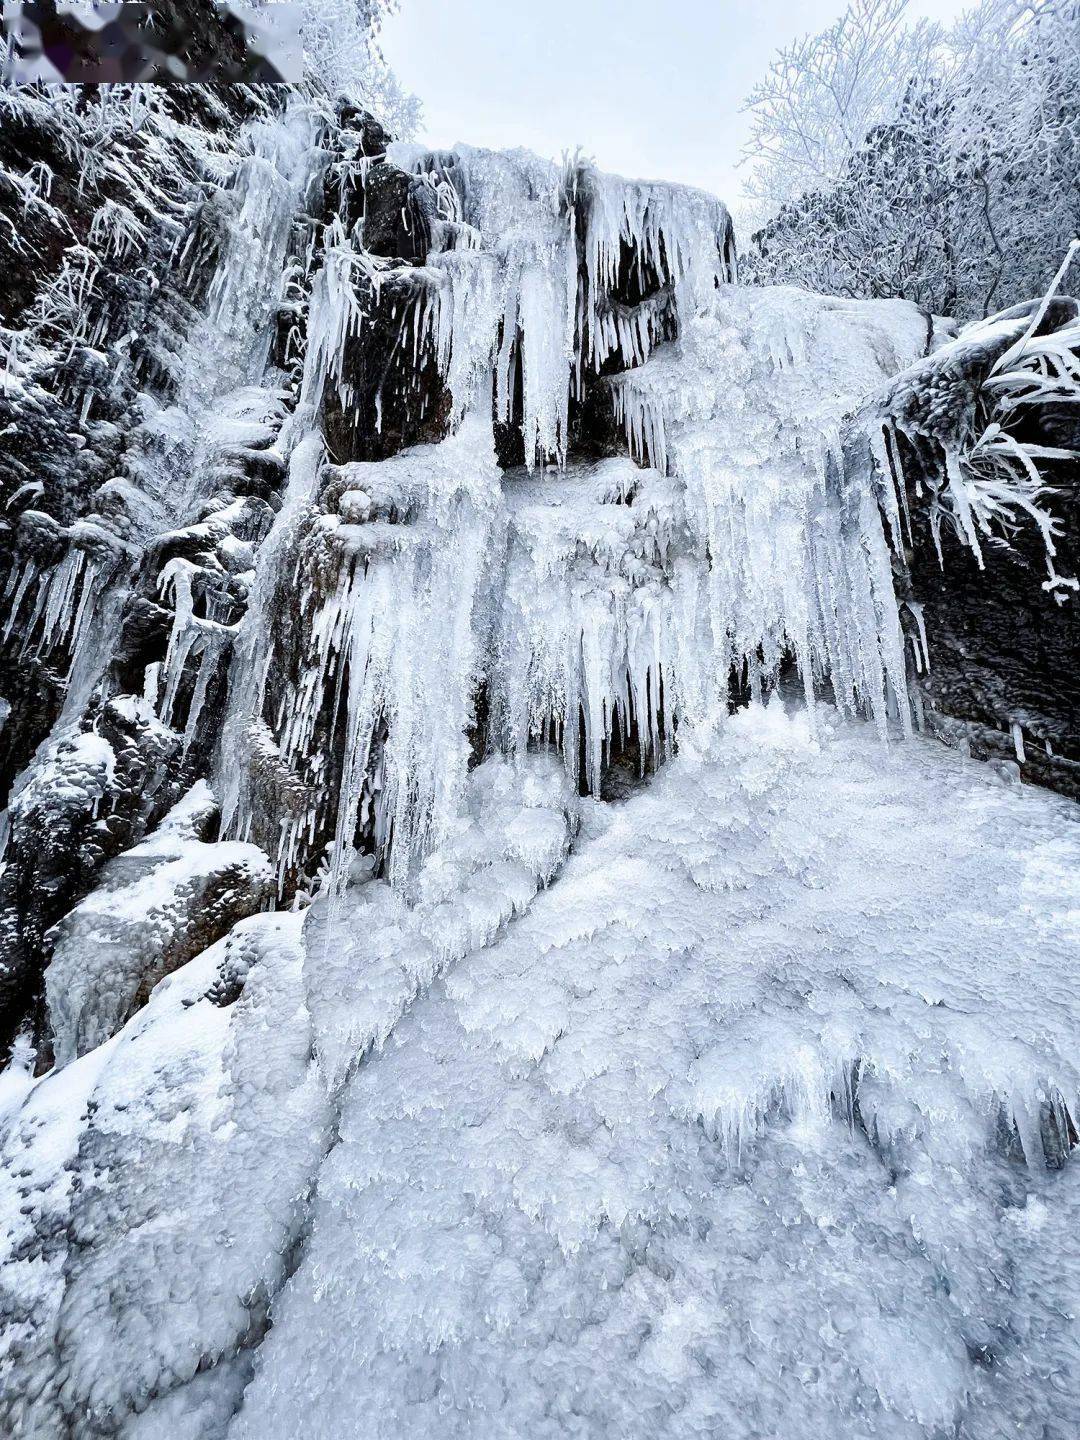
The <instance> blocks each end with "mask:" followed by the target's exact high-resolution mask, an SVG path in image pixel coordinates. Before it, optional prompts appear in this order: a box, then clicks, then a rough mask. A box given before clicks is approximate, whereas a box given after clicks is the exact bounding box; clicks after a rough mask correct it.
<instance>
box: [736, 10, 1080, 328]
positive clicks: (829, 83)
mask: <svg viewBox="0 0 1080 1440" xmlns="http://www.w3.org/2000/svg"><path fill="white" fill-rule="evenodd" d="M905 10H906V0H858V3H857V4H856V5H855V6H853V7H852V9H851V10H850V11H849V12H848V15H847V16H845V18H844V20H843V21H841V22H839V23H838V25H837V26H834V27H833V28H832V29H831V30H829V31H826V32H824V33H823V34H821V35H819V36H816V37H813V38H812V39H808V40H805V41H802V42H800V43H799V45H798V46H796V47H792V49H791V50H789V51H787V52H784V54H783V55H782V56H781V57H780V58H779V59H778V61H777V62H776V63H775V64H774V66H773V67H772V69H771V71H770V74H769V77H767V80H766V82H764V83H763V85H762V86H759V87H758V89H757V90H756V91H755V92H754V93H753V95H752V96H751V99H750V102H749V103H750V106H751V108H752V109H753V110H754V112H755V130H754V135H753V138H752V141H751V145H750V150H749V155H750V159H751V161H752V165H753V169H752V172H751V179H750V182H749V185H748V187H747V188H748V191H749V192H750V193H751V194H752V195H754V196H756V197H758V198H759V200H760V201H761V202H763V203H764V205H765V206H766V207H767V209H766V215H767V220H766V223H765V224H764V225H763V226H762V227H761V229H760V230H759V232H758V235H757V236H756V237H755V245H754V247H753V249H752V251H751V254H750V256H749V259H748V266H747V269H748V271H749V274H750V276H751V277H753V278H757V279H761V280H765V281H775V280H786V281H793V282H795V283H799V284H803V285H806V286H808V287H810V288H812V289H816V290H822V291H825V292H832V293H839V294H843V295H853V296H902V297H904V298H907V299H911V300H915V301H916V302H917V303H919V304H921V305H924V306H926V307H927V308H928V309H931V310H935V311H938V312H943V313H950V314H952V313H955V314H957V315H960V316H962V317H964V318H970V317H973V316H979V315H984V314H988V313H990V312H992V311H993V310H995V309H998V308H1000V307H1001V306H1003V305H1008V304H1010V303H1012V302H1014V301H1017V300H1021V299H1026V298H1028V297H1030V296H1031V295H1033V294H1038V293H1040V292H1041V291H1043V290H1045V288H1046V286H1047V284H1048V283H1049V280H1050V279H1051V277H1052V276H1053V274H1054V272H1055V271H1056V269H1057V266H1058V264H1059V262H1060V259H1061V256H1062V254H1063V253H1064V251H1065V249H1066V248H1067V246H1068V244H1069V241H1070V240H1071V239H1072V237H1073V236H1074V235H1076V234H1077V233H1080V0H1038V3H1034V4H1025V3H1021V0H983V3H982V4H981V5H980V6H978V7H977V9H975V10H974V11H972V12H971V13H970V14H968V15H967V16H965V17H964V19H963V20H962V21H961V22H960V23H959V24H958V25H957V26H956V27H955V28H954V29H953V30H952V31H951V32H950V33H949V34H948V36H943V35H942V33H941V32H940V31H939V30H937V31H934V32H933V33H931V29H932V27H931V28H928V27H926V26H925V25H923V24H920V25H916V26H914V27H910V26H907V27H905V26H904V23H903V21H904V14H905ZM871 13H877V14H878V15H879V17H880V18H881V19H882V21H883V25H882V29H881V33H880V35H879V36H877V37H876V38H871V36H870V35H869V33H868V32H867V31H866V29H865V26H866V24H867V17H868V16H869V15H870V14H871ZM890 27H891V28H890ZM886 71H888V78H886V75H885V72H886ZM867 120H869V122H870V123H869V124H867V125H866V128H865V129H864V130H863V131H862V132H861V134H859V133H858V126H859V125H860V124H863V123H865V122H866V121H867ZM769 210H771V211H772V214H771V216H769V215H768V211H769Z"/></svg>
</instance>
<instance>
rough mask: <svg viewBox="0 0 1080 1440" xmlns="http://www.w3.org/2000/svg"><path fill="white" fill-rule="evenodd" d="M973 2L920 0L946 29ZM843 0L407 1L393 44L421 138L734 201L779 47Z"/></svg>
mask: <svg viewBox="0 0 1080 1440" xmlns="http://www.w3.org/2000/svg"><path fill="white" fill-rule="evenodd" d="M970 3H971V0H914V3H913V5H912V13H913V14H914V15H927V16H931V17H933V18H935V19H940V20H943V21H949V20H952V19H953V18H954V17H955V16H956V15H958V14H959V13H960V12H961V11H962V10H964V9H966V8H968V6H969V5H970ZM844 8H845V6H844V0H756V3H755V0H749V3H741V4H740V3H735V0H666V3H665V0H401V10H400V13H399V14H398V15H396V16H393V17H391V18H390V19H389V20H388V21H387V22H386V27H385V31H384V35H383V49H384V51H385V53H386V57H387V59H388V60H389V61H390V63H391V65H392V66H393V67H394V69H395V70H396V72H397V75H398V78H399V79H400V81H401V82H402V84H403V85H404V86H405V87H406V89H408V90H412V91H414V92H415V94H417V95H418V96H419V97H420V99H421V101H422V102H423V105H424V127H423V130H422V132H421V134H420V136H419V138H420V139H421V140H422V141H423V142H424V143H426V144H430V145H432V146H440V147H441V146H450V145H453V144H455V143H456V142H457V141H459V140H464V141H467V142H468V143H470V144H472V145H484V146H490V147H492V148H495V149H508V148H511V147H514V146H518V145H523V146H526V147H527V148H528V149H530V150H535V151H537V152H538V153H540V154H542V155H549V156H554V157H558V156H560V155H561V154H562V153H563V151H565V150H573V149H574V148H575V146H578V145H580V146H581V148H582V149H583V150H584V151H585V152H586V153H587V154H589V155H592V156H594V157H595V159H596V160H597V162H598V163H599V164H600V166H601V167H602V168H603V169H605V170H612V171H615V172H617V173H620V174H623V175H631V176H637V177H643V178H650V179H652V178H658V177H659V178H662V179H666V180H681V181H684V182H686V183H688V184H691V185H700V186H702V187H703V188H704V189H706V190H711V191H713V192H714V193H715V194H718V195H720V196H721V197H722V198H723V199H725V200H727V201H728V203H729V204H732V203H734V202H736V201H737V199H738V192H739V188H740V176H739V174H738V172H737V171H736V168H735V167H736V165H737V163H738V160H739V154H740V148H741V146H742V144H743V141H744V140H745V138H746V130H747V125H746V117H745V116H744V115H742V114H741V113H740V106H741V104H742V101H743V99H744V97H745V96H746V94H747V92H748V91H749V90H750V88H751V87H752V85H753V84H754V82H755V80H756V79H757V78H758V76H759V75H761V74H762V72H763V71H764V69H765V67H766V66H767V64H768V62H769V59H770V57H771V56H772V54H773V52H774V51H775V50H776V49H777V47H778V46H780V45H782V44H785V43H786V42H787V41H789V40H791V39H793V38H795V37H796V36H798V35H801V34H804V33H806V32H807V31H817V30H821V29H823V28H824V27H825V26H826V25H828V24H831V23H832V22H833V21H834V20H836V19H837V17H838V16H839V15H840V14H841V13H842V12H843V10H844Z"/></svg>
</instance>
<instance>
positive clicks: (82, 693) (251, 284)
mask: <svg viewBox="0 0 1080 1440" xmlns="http://www.w3.org/2000/svg"><path fill="white" fill-rule="evenodd" d="M313 138H314V126H313V121H312V117H311V115H310V114H309V112H308V109H307V107H306V106H304V105H303V104H301V103H295V104H293V105H291V106H290V108H289V111H288V113H287V114H286V116H285V117H283V119H282V120H281V121H280V122H269V121H254V122H251V123H250V124H249V126H248V127H247V133H246V136H245V137H244V139H245V144H246V148H248V150H249V152H250V153H249V154H248V155H247V157H246V158H244V159H242V160H241V161H240V164H239V166H238V169H237V172H236V175H235V179H234V182H233V185H232V188H231V190H229V191H228V192H226V193H227V196H228V203H229V206H230V211H231V213H230V215H229V219H228V223H227V227H226V233H225V240H224V246H223V251H222V255H221V257H220V261H219V264H218V266H217V269H216V271H215V275H214V279H213V281H212V284H211V288H210V294H209V297H208V302H207V305H206V308H205V309H204V311H203V313H202V314H201V316H200V317H199V318H198V320H197V322H196V323H195V324H194V326H193V327H192V329H191V331H190V333H189V334H188V335H187V336H186V337H185V338H184V340H183V343H182V345H181V347H180V349H179V351H178V353H177V354H176V355H175V356H170V357H169V367H170V369H171V371H172V373H173V374H174V375H175V377H176V379H177V382H178V386H177V392H176V395H175V398H174V400H173V401H172V403H171V404H170V405H168V406H167V407H165V408H162V407H161V406H159V405H158V404H157V403H156V402H155V401H154V400H153V399H152V398H151V397H150V396H148V395H143V396H141V397H140V398H141V404H142V407H143V413H144V418H143V420H142V422H141V424H140V425H139V426H138V427H137V429H136V430H135V432H134V433H133V435H132V437H131V443H130V445H129V447H128V449H127V451H126V453H125V457H124V466H125V475H124V476H122V477H119V478H117V479H115V480H113V481H110V482H109V483H108V485H107V486H105V487H103V489H102V491H101V492H100V494H99V499H100V500H106V497H107V504H104V505H103V507H102V513H101V514H91V515H90V516H88V517H86V518H84V519H82V520H80V521H77V522H76V523H75V524H74V525H73V526H72V527H71V533H70V536H69V543H70V545H71V547H72V548H71V549H70V550H69V552H68V554H67V555H66V557H65V558H64V560H63V561H62V562H61V564H60V565H59V566H58V567H57V568H55V569H54V570H52V571H47V572H45V573H43V574H40V575H37V574H36V573H31V572H28V573H27V574H26V575H25V576H23V577H22V579H21V580H16V577H15V575H14V574H13V575H12V577H11V578H10V579H9V582H8V589H9V592H11V593H9V596H8V602H9V604H10V606H11V608H10V612H9V623H13V622H14V621H15V619H16V618H17V617H18V616H19V609H20V605H21V604H22V603H23V595H24V594H25V593H26V591H27V586H28V585H33V584H35V583H36V596H35V598H34V599H33V601H32V602H29V603H32V611H31V613H30V614H29V616H28V617H25V616H24V618H23V620H22V621H21V622H20V623H21V628H22V631H23V634H24V635H25V637H26V641H25V643H26V645H27V646H33V647H34V649H35V650H36V651H37V652H38V653H40V652H41V651H42V650H49V649H53V648H55V647H57V646H65V645H66V646H67V648H68V650H69V652H70V654H71V664H70V675H69V678H68V684H67V692H66V698H65V709H64V718H65V720H69V721H70V722H72V723H75V722H77V721H78V720H79V719H80V717H81V716H82V714H83V712H84V711H85V708H86V705H87V702H88V700H89V698H90V695H91V693H92V692H93V690H94V688H95V686H96V685H97V684H98V683H99V681H100V679H101V673H102V669H103V667H104V665H105V664H106V663H107V660H108V658H109V651H108V646H109V644H110V643H111V640H112V637H113V636H114V634H115V631H116V629H117V626H118V624H119V619H120V614H121V610H122V606H123V603H124V600H125V598H126V596H127V594H128V592H129V590H130V588H131V586H132V585H133V584H134V583H135V582H136V580H137V577H138V575H139V573H140V569H141V567H142V566H144V565H145V563H146V559H147V554H148V552H150V554H151V558H152V547H153V546H154V545H155V544H158V545H160V544H161V543H162V540H163V539H167V538H168V537H169V535H170V532H172V531H174V530H175V528H176V527H178V526H184V525H188V524H190V523H191V521H192V519H193V517H196V518H199V519H202V518H204V517H203V516H202V515H201V514H200V513H199V510H200V506H201V504H202V503H203V502H204V501H205V500H206V499H207V496H206V495H205V494H204V493H203V490H204V486H205V484H206V481H207V475H208V472H212V468H213V464H214V461H215V459H216V457H217V455H218V454H219V452H220V450H221V448H222V447H223V445H225V444H226V443H228V442H230V441H232V442H234V443H235V440H236V438H237V435H238V432H239V435H241V436H244V435H245V433H250V428H251V416H250V415H249V414H246V413H245V411H250V409H251V407H252V396H251V393H250V388H249V387H252V386H255V385H258V384H260V383H261V382H263V381H264V378H265V372H266V368H267V354H268V350H269V345H270V339H271V334H272V329H273V321H274V318H275V313H276V307H277V304H278V301H279V299H280V298H281V296H280V291H281V286H282V274H283V268H284V261H285V253H286V247H287V244H288V241H289V236H290V232H291V228H292V224H293V220H294V216H295V213H296V210H297V208H298V206H299V204H300V201H301V198H302V196H303V194H304V191H305V189H306V187H307V185H308V183H309V181H310V178H311V175H312V173H313V171H312V166H313V158H314V152H313ZM262 398H263V404H264V405H265V403H266V399H265V396H263V397H262ZM255 404H256V405H257V404H258V400H257V399H256V401H255ZM45 518H46V519H47V518H48V517H45ZM53 523H55V522H53ZM181 594H182V595H183V596H184V597H186V598H187V599H188V600H190V588H189V587H188V586H185V588H184V590H183V591H182V592H181ZM180 598H181V596H180V595H178V596H177V599H178V600H179V599H180ZM218 630H220V627H215V624H214V622H213V620H212V619H205V620H200V619H197V618H196V617H195V616H194V614H193V607H192V606H191V604H184V603H178V604H177V607H176V618H175V622H174V630H173V635H172V638H171V641H170V647H169V660H170V664H169V665H167V666H166V672H165V674H164V676H163V677H162V681H163V685H164V687H165V688H164V691H163V696H162V698H163V700H164V702H165V708H166V710H169V709H170V708H171V698H172V696H173V694H174V693H175V686H176V684H177V683H178V681H179V672H180V671H181V670H182V669H183V667H184V665H185V664H186V663H187V661H188V660H189V658H190V657H191V656H192V655H193V654H196V655H208V656H209V658H210V662H211V664H212V663H213V661H214V660H215V659H216V658H217V657H218V656H219V655H220V653H221V649H222V639H221V637H220V635H219V634H217V633H215V632H216V631H218ZM193 718H194V722H197V719H198V714H197V713H196V715H195V716H194V717H193Z"/></svg>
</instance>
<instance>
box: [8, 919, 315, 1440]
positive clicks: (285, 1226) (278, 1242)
mask: <svg viewBox="0 0 1080 1440" xmlns="http://www.w3.org/2000/svg"><path fill="white" fill-rule="evenodd" d="M301 921H302V917H301V916H298V915H261V916H256V917H253V918H251V919H249V920H245V921H243V922H241V923H240V925H238V926H237V927H236V929H235V930H234V932H233V933H232V934H231V935H230V936H229V938H228V939H226V940H224V941H222V942H220V943H219V944H217V945H215V946H213V947H212V948H211V949H209V950H207V951H205V952H204V953H203V954H202V955H201V956H200V957H199V958H198V959H197V960H194V961H192V962H190V963H189V964H188V965H186V966H185V967H184V968H183V969H182V970H180V971H178V972H177V973H176V974H175V975H173V976H171V977H170V978H169V979H168V980H166V981H164V982H162V984H160V985H159V986H158V988H157V989H156V990H155V992H154V995H153V997H152V998H151V1000H150V1003H149V1004H148V1005H147V1006H146V1008H145V1009H144V1010H142V1011H141V1012H140V1013H139V1015H138V1016H136V1017H135V1019H133V1020H132V1021H131V1022H130V1023H129V1025H128V1026H127V1027H126V1028H125V1029H124V1030H123V1031H122V1032H121V1033H120V1034H119V1035H118V1036H117V1037H116V1038H115V1039H114V1040H112V1041H109V1042H107V1043H106V1044H105V1045H102V1046H100V1047H99V1048H98V1049H97V1050H95V1051H93V1052H92V1053H91V1054H89V1055H87V1056H85V1057H84V1058H82V1059H80V1060H76V1061H74V1062H73V1063H72V1064H71V1065H69V1066H68V1067H67V1068H66V1069H64V1070H62V1071H59V1072H54V1073H53V1074H52V1075H50V1076H47V1077H46V1078H45V1079H43V1080H42V1081H40V1082H39V1083H38V1084H37V1086H36V1087H35V1088H34V1089H33V1090H32V1091H31V1093H30V1095H29V1097H28V1098H27V1099H26V1101H25V1102H24V1104H23V1106H22V1108H21V1110H19V1111H18V1112H17V1113H16V1114H15V1116H14V1117H13V1118H12V1119H11V1121H10V1122H9V1124H8V1128H7V1133H6V1137H5V1140H4V1147H5V1164H4V1178H3V1182H2V1197H3V1198H2V1200H0V1214H2V1216H3V1236H2V1241H0V1244H2V1247H3V1251H4V1258H5V1260H6V1263H5V1264H3V1265H2V1266H0V1276H2V1279H0V1314H2V1316H3V1321H4V1323H3V1326H2V1334H3V1346H4V1350H3V1359H2V1363H3V1365H4V1371H5V1374H4V1384H3V1386H2V1387H0V1395H2V1397H3V1398H2V1399H0V1415H3V1417H4V1420H5V1426H6V1433H9V1434H11V1433H14V1434H16V1435H20V1436H34V1437H37V1440H45V1437H51V1436H61V1435H67V1434H69V1433H91V1432H90V1430H88V1429H85V1428H80V1427H86V1426H91V1427H93V1429H92V1433H94V1434H98V1433H101V1434H114V1433H116V1432H117V1431H118V1430H120V1429H121V1428H122V1427H123V1425H124V1422H125V1419H126V1418H127V1417H130V1416H131V1415H132V1414H133V1413H134V1412H135V1411H140V1412H141V1411H144V1410H146V1407H147V1405H148V1404H149V1405H150V1408H149V1410H146V1413H145V1415H142V1416H141V1417H140V1420H139V1422H138V1425H137V1426H134V1425H133V1428H131V1429H130V1430H127V1429H124V1430H123V1433H125V1434H130V1435H132V1436H135V1435H137V1436H140V1437H145V1436H152V1435H155V1434H157V1435H168V1436H169V1437H170V1440H175V1437H179V1436H183V1435H186V1434H191V1435H193V1436H194V1435H200V1436H209V1435H214V1434H219V1433H221V1429H222V1427H223V1424H224V1420H225V1419H226V1418H227V1417H228V1415H229V1414H230V1413H231V1412H232V1409H233V1408H234V1406H235V1404H236V1401H237V1399H238V1398H239V1391H240V1389H241V1388H242V1384H243V1373H242V1369H241V1371H240V1372H239V1380H237V1376H236V1373H235V1372H234V1374H233V1379H232V1380H231V1381H230V1380H229V1379H228V1377H227V1376H226V1375H224V1374H221V1373H217V1372H215V1378H214V1379H210V1378H208V1377H200V1379H199V1380H198V1381H197V1382H196V1383H195V1384H194V1385H193V1387H192V1391H193V1393H192V1395H191V1396H190V1397H186V1398H185V1402H184V1404H183V1405H180V1404H179V1403H178V1402H177V1401H176V1400H175V1399H172V1398H170V1392H172V1391H173V1390H174V1389H176V1388H177V1387H180V1386H182V1385H185V1384H186V1383H187V1382H188V1381H190V1380H191V1379H192V1377H193V1376H194V1375H195V1374H196V1371H198V1370H201V1369H206V1368H208V1367H210V1366H212V1365H214V1364H215V1363H216V1362H217V1361H218V1360H219V1358H221V1357H224V1358H225V1359H226V1360H230V1359H231V1357H233V1356H235V1355H236V1353H237V1351H238V1350H239V1349H240V1348H241V1347H242V1346H243V1345H244V1344H248V1343H251V1340H252V1339H253V1338H254V1337H255V1336H257V1334H258V1333H259V1329H260V1326H261V1325H262V1323H263V1308H264V1306H265V1303H266V1298H267V1296H268V1294H270V1293H272V1291H273V1290H274V1289H275V1288H276V1287H277V1286H278V1285H279V1284H280V1283H281V1280H282V1278H283V1275H284V1268H285V1265H286V1259H287V1255H288V1252H289V1249H290V1246H291V1244H292V1243H293V1241H294V1239H295V1235H296V1232H297V1227H298V1225H299V1222H300V1218H301V1214H302V1211H301V1209H300V1207H299V1202H300V1199H301V1197H302V1195H303V1194H304V1192H305V1188H306V1186H307V1183H308V1181H309V1179H310V1176H311V1175H312V1174H313V1173H314V1171H315V1169H316V1167H317V1164H318V1161H319V1158H320V1156H321V1154H322V1152H323V1149H324V1148H325V1146H326V1144H327V1143H328V1138H327V1127H328V1123H329V1119H328V1110H327V1107H326V1101H325V1096H324V1091H323V1087H322V1085H321V1084H320V1083H319V1080H318V1076H317V1073H316V1070H315V1067H314V1065H313V1063H312V1060H311V1044H312V1036H311V1028H310V1022H309V1020H308V1018H307V1011H306V1007H305V1004H304V994H303V985H302V951H301V946H300V927H301ZM241 992H242V993H241ZM237 994H239V996H240V998H239V999H237V998H236V996H237ZM16 1156H18V1160H17V1162H16V1160H15V1158H14V1157H16ZM269 1157H272V1162H271V1163H268V1158H269ZM226 1369H228V1367H226ZM15 1377H17V1380H18V1383H17V1384H12V1379H13V1378H15ZM151 1402H153V1403H151ZM200 1407H201V1413H202V1414H203V1415H204V1419H205V1428H203V1429H202V1430H199V1429H197V1428H192V1425H191V1421H190V1419H187V1420H184V1421H183V1423H182V1422H181V1416H182V1415H185V1414H187V1412H189V1411H192V1412H194V1413H199V1412H200ZM170 1417H172V1418H170ZM211 1420H212V1421H213V1423H211ZM69 1426H74V1427H75V1429H74V1431H73V1432H72V1431H69V1429H68V1427H69ZM185 1426H186V1428H185Z"/></svg>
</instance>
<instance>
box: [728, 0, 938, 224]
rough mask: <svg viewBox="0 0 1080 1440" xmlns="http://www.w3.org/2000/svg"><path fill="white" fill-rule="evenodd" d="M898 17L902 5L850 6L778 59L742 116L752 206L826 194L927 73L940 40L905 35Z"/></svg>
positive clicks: (876, 0)
mask: <svg viewBox="0 0 1080 1440" xmlns="http://www.w3.org/2000/svg"><path fill="white" fill-rule="evenodd" d="M907 10H908V0H853V3H852V4H851V5H850V6H849V8H848V9H847V11H846V12H845V13H844V14H843V15H842V16H841V18H840V19H839V20H838V21H837V22H836V24H835V25H832V26H830V28H829V29H828V30H823V31H822V32H821V33H820V34H818V35H805V36H803V37H802V38H801V39H799V40H796V41H794V42H793V43H792V44H791V45H788V46H786V47H785V48H784V49H782V50H780V51H779V52H778V54H777V56H776V58H775V59H774V60H773V62H772V64H771V65H770V66H769V70H768V73H767V74H766V76H765V78H764V79H763V80H761V81H760V82H759V83H758V84H757V85H756V86H755V87H754V89H753V90H752V91H751V93H750V96H749V98H748V99H747V102H746V107H745V108H746V109H747V110H748V111H749V112H750V114H751V116H752V131H751V136H750V140H749V142H748V145H747V147H746V153H747V156H748V157H749V158H750V159H751V160H752V161H753V166H752V170H751V173H750V177H749V180H748V183H747V186H746V190H747V194H748V195H749V196H750V197H751V198H752V199H755V200H759V201H762V202H764V203H765V204H766V205H771V206H773V207H779V206H781V205H784V204H787V203H789V202H790V201H793V200H797V199H798V198H799V197H800V196H801V195H804V194H805V193H806V192H807V191H809V190H817V189H821V188H822V187H828V186H831V185H834V184H836V183H837V182H838V181H839V180H840V179H841V177H842V176H843V175H844V173H845V171H846V170H847V167H848V164H849V162H850V160H851V158H852V156H853V155H854V154H855V153H856V151H857V150H858V149H859V147H860V146H861V145H862V143H863V139H864V137H865V136H866V134H867V132H868V131H869V130H871V128H872V127H873V126H875V125H877V124H879V123H880V122H881V121H882V120H885V119H889V118H891V117H892V116H893V115H895V114H896V112H897V110H898V108H899V106H900V104H901V102H902V101H903V99H904V95H905V93H906V90H907V88H908V86H909V84H910V83H911V81H912V79H921V78H923V77H925V76H927V75H928V74H929V73H930V72H931V70H932V67H933V63H934V56H935V53H936V51H937V50H938V49H939V47H940V45H941V42H942V34H941V30H940V28H939V27H938V26H936V25H932V24H929V23H928V22H926V21H922V22H920V23H919V24H918V25H916V26H914V27H911V26H908V25H907V24H906V23H905V21H906V17H907Z"/></svg>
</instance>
